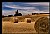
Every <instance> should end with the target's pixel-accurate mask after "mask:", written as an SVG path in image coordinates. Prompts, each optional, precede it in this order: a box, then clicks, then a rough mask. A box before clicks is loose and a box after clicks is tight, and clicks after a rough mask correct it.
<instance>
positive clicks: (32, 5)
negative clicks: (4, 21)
mask: <svg viewBox="0 0 50 34" xmlns="http://www.w3.org/2000/svg"><path fill="white" fill-rule="evenodd" d="M16 10H19V13H22V14H23V15H26V14H31V13H49V2H2V15H9V14H12V15H14V14H15V11H16Z"/></svg>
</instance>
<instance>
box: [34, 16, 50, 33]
mask: <svg viewBox="0 0 50 34" xmlns="http://www.w3.org/2000/svg"><path fill="white" fill-rule="evenodd" d="M48 22H49V19H48V18H47V17H41V18H39V19H38V20H37V21H36V22H35V25H34V27H35V30H36V31H37V32H48Z"/></svg>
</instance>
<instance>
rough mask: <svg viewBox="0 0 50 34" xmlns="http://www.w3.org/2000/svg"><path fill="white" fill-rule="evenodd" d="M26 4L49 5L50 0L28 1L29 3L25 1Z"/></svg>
mask: <svg viewBox="0 0 50 34" xmlns="http://www.w3.org/2000/svg"><path fill="white" fill-rule="evenodd" d="M24 4H30V5H34V4H36V5H43V6H49V2H36V3H35V2H28V3H24Z"/></svg>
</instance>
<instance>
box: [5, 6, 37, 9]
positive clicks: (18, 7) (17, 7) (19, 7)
mask: <svg viewBox="0 0 50 34" xmlns="http://www.w3.org/2000/svg"><path fill="white" fill-rule="evenodd" d="M5 7H9V8H14V9H36V8H35V7H21V6H18V5H13V6H12V5H10V6H9V5H5Z"/></svg>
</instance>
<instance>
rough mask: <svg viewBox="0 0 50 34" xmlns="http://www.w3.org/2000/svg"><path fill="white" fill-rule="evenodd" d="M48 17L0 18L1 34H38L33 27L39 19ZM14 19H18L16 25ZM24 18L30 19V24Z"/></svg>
mask: <svg viewBox="0 0 50 34" xmlns="http://www.w3.org/2000/svg"><path fill="white" fill-rule="evenodd" d="M48 16H49V15H45V14H43V15H31V16H28V15H27V16H16V17H4V18H2V33H3V34H7V33H9V34H11V33H12V34H14V33H16V34H38V32H36V30H35V28H34V25H35V22H36V21H37V20H38V19H39V18H40V17H48ZM14 18H18V23H14ZM25 18H31V22H30V23H27V21H26V19H25ZM40 34H43V33H40ZM44 34H47V33H44Z"/></svg>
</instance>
